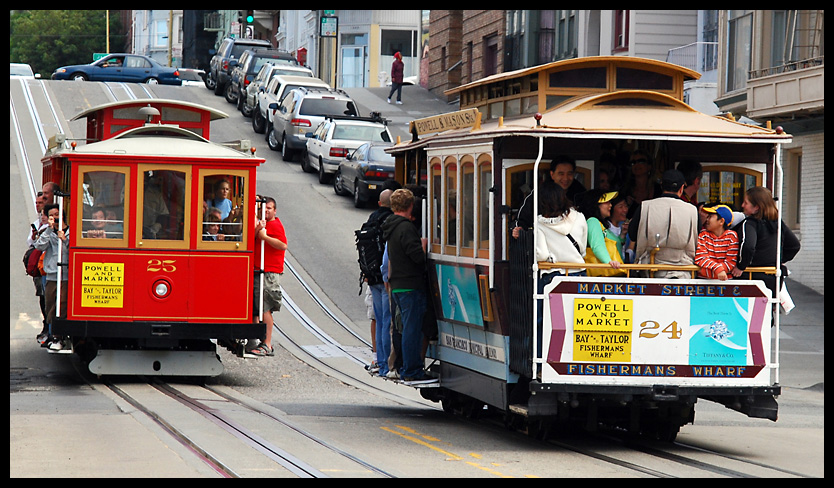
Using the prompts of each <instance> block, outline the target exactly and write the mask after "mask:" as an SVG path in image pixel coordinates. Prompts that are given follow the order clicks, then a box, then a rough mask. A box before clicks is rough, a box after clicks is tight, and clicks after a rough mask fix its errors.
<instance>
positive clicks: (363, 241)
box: [355, 215, 390, 295]
mask: <svg viewBox="0 0 834 488" xmlns="http://www.w3.org/2000/svg"><path fill="white" fill-rule="evenodd" d="M389 216H390V215H389ZM387 217H388V216H386V218H387ZM386 218H382V219H379V218H371V219H368V221H367V222H365V223H364V224H362V228H361V229H359V230H357V231H355V234H356V250H357V252H358V253H359V294H360V295H361V294H362V283H363V282H364V281H365V280H368V285H377V284H379V283H382V282H383V281H382V273H381V272H380V271H379V267H380V266H381V265H382V255H383V254H384V253H385V240H384V239H383V238H382V223H383V222H385V220H386Z"/></svg>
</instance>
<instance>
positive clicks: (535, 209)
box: [531, 136, 556, 378]
mask: <svg viewBox="0 0 834 488" xmlns="http://www.w3.org/2000/svg"><path fill="white" fill-rule="evenodd" d="M543 152H544V137H542V136H539V155H538V156H537V157H536V163H535V164H534V165H533V296H534V297H535V299H534V300H533V323H532V324H531V325H532V327H533V354H534V356H533V365H532V366H533V378H535V377H536V368H538V367H539V366H536V365H537V364H541V358H540V357H538V354H537V353H536V351H538V350H539V336H538V323H539V322H538V320H539V307H538V301H539V300H540V299H542V298H541V297H539V286H538V274H539V262H538V261H536V237H537V234H538V229H539V224H538V221H539V219H538V215H539V199H538V195H539V193H538V191H539V163H541V161H542V153H543ZM553 272H554V273H555V272H556V271H553ZM542 314H544V308H542ZM542 332H544V328H542Z"/></svg>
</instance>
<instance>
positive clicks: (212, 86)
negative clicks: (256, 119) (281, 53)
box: [206, 37, 272, 95]
mask: <svg viewBox="0 0 834 488" xmlns="http://www.w3.org/2000/svg"><path fill="white" fill-rule="evenodd" d="M253 47H267V48H268V47H272V44H270V43H269V41H267V40H264V39H239V38H236V37H227V38H225V39H223V41H222V42H221V43H220V47H219V48H217V52H216V53H214V56H212V58H211V61H210V62H209V72H208V73H207V76H206V88H208V89H209V90H214V94H215V95H222V94H223V91H224V90H225V89H226V83H228V82H229V72H230V70H231V68H232V67H233V66H232V67H230V66H229V63H230V62H231V61H233V60H234V61H236V60H238V59H240V55H241V54H243V51H246V50H247V49H250V48H253Z"/></svg>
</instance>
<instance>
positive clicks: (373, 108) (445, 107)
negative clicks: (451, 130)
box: [344, 85, 459, 142]
mask: <svg viewBox="0 0 834 488" xmlns="http://www.w3.org/2000/svg"><path fill="white" fill-rule="evenodd" d="M344 90H345V91H346V92H347V93H348V95H350V96H351V98H353V100H354V101H356V103H357V104H358V105H359V111H360V113H361V114H362V115H363V116H367V115H368V114H369V113H370V112H379V113H381V114H382V116H383V117H384V118H386V119H388V120H389V122H388V129H389V130H390V131H391V134H392V135H393V136H394V140H395V142H396V138H397V136H400V137H401V138H402V140H403V141H408V140H411V135H410V134H409V133H408V123H409V122H411V121H412V120H414V119H420V118H423V117H430V116H432V115H438V114H442V113H448V112H454V111H456V110H458V109H459V104H458V103H457V102H455V103H451V104H450V103H446V101H444V100H441V99H439V98H437V97H436V96H435V95H434V94H433V93H432V92H430V91H428V90H426V89H425V88H423V87H421V86H419V85H406V86H403V91H402V102H403V103H402V105H397V104H396V103H395V100H391V103H390V104H389V103H388V102H387V98H388V93H389V92H390V91H391V88H390V87H387V86H386V87H380V88H345V89H344ZM394 96H395V98H396V94H395V95H394Z"/></svg>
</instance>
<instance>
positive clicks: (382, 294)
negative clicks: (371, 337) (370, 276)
mask: <svg viewBox="0 0 834 488" xmlns="http://www.w3.org/2000/svg"><path fill="white" fill-rule="evenodd" d="M371 296H372V297H373V299H374V317H376V364H377V365H378V366H379V374H380V376H385V375H386V374H388V356H390V355H391V302H390V301H389V300H388V292H387V291H385V284H383V283H380V284H378V285H372V286H371Z"/></svg>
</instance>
